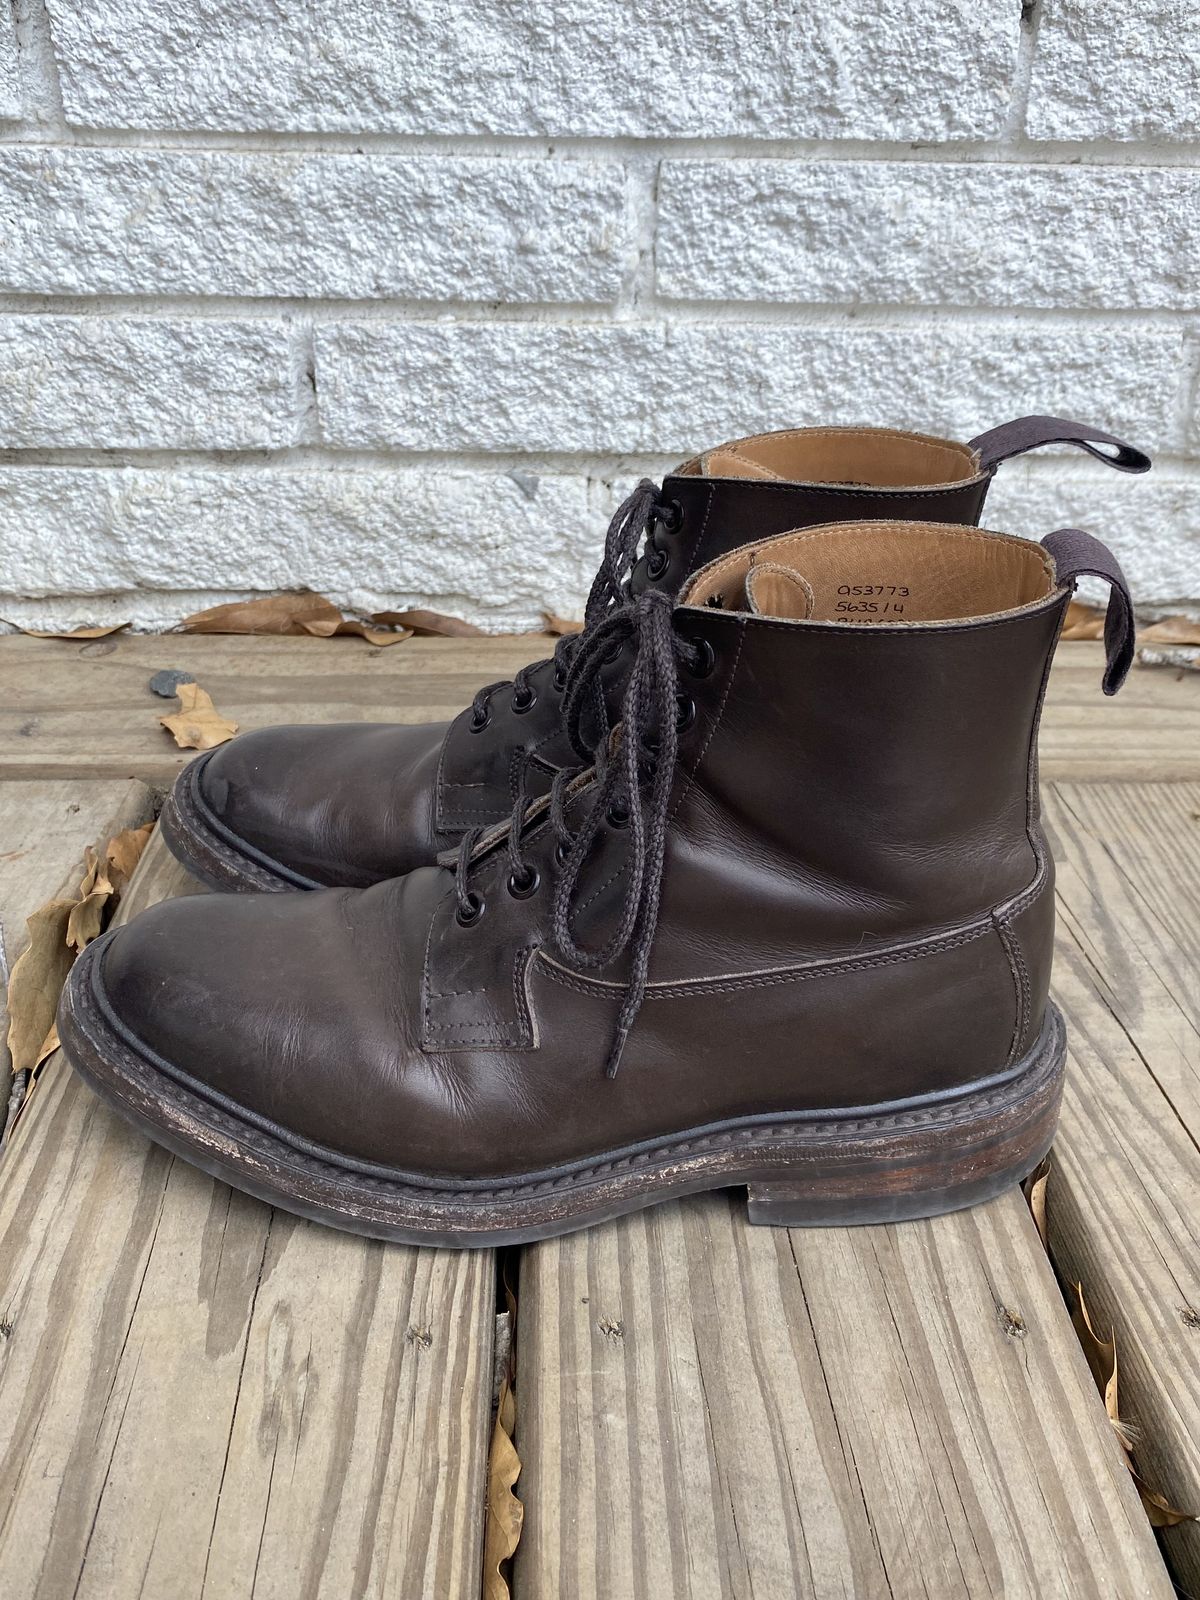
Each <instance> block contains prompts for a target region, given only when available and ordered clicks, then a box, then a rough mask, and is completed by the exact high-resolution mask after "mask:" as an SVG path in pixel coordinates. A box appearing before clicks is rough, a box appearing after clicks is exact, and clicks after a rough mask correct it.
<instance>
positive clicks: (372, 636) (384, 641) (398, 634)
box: [334, 617, 413, 649]
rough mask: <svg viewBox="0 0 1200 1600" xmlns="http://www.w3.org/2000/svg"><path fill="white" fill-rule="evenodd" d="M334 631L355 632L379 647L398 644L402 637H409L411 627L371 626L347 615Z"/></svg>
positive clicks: (410, 636) (411, 631)
mask: <svg viewBox="0 0 1200 1600" xmlns="http://www.w3.org/2000/svg"><path fill="white" fill-rule="evenodd" d="M334 632H335V633H338V634H347V633H353V634H357V635H358V637H359V638H360V639H365V640H366V641H367V643H368V644H373V645H378V646H379V647H380V648H381V649H382V648H383V646H385V645H389V644H399V643H400V641H401V640H402V639H411V638H412V636H413V630H412V629H411V628H373V627H372V626H371V624H370V623H369V622H360V621H359V620H358V619H357V618H356V617H348V618H347V619H346V621H345V622H343V623H340V624H339V625H338V627H337V628H335V629H334Z"/></svg>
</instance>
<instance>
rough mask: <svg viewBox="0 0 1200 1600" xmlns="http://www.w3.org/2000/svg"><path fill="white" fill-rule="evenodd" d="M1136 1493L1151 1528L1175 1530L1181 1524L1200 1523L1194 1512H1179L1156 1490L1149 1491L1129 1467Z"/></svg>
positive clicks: (1146, 1485) (1147, 1485)
mask: <svg viewBox="0 0 1200 1600" xmlns="http://www.w3.org/2000/svg"><path fill="white" fill-rule="evenodd" d="M1129 1470H1130V1472H1131V1473H1132V1475H1133V1481H1134V1484H1135V1486H1136V1488H1137V1492H1138V1494H1139V1495H1141V1497H1142V1507H1143V1509H1144V1510H1145V1513H1146V1515H1147V1516H1148V1517H1149V1519H1150V1526H1151V1527H1152V1528H1177V1527H1178V1526H1179V1524H1180V1523H1181V1522H1200V1517H1197V1516H1196V1514H1195V1512H1192V1511H1180V1510H1178V1509H1177V1508H1176V1507H1175V1506H1173V1505H1172V1504H1171V1502H1170V1501H1169V1500H1165V1499H1164V1498H1163V1496H1162V1495H1161V1494H1159V1492H1158V1490H1157V1489H1151V1488H1150V1486H1149V1484H1146V1483H1143V1481H1142V1479H1141V1477H1140V1476H1139V1474H1138V1473H1136V1472H1134V1471H1133V1468H1132V1467H1130V1469H1129Z"/></svg>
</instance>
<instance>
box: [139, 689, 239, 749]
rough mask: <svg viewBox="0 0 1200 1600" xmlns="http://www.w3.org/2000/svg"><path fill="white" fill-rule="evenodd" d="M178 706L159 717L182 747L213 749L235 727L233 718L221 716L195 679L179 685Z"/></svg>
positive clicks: (235, 729) (231, 733) (230, 735)
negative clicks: (165, 715)
mask: <svg viewBox="0 0 1200 1600" xmlns="http://www.w3.org/2000/svg"><path fill="white" fill-rule="evenodd" d="M178 694H179V707H180V709H179V710H178V711H173V712H172V713H171V715H170V716H169V717H159V719H158V720H159V721H160V722H161V723H162V725H163V727H164V728H166V730H167V732H168V733H169V734H171V736H172V738H173V739H174V740H175V743H176V744H177V745H178V746H179V748H180V749H181V750H212V749H214V748H215V747H216V746H217V745H219V744H224V743H225V742H226V740H228V739H232V738H233V736H234V734H235V733H236V732H237V731H238V725H237V723H236V722H231V721H230V720H229V718H228V717H223V716H222V715H221V713H220V712H219V711H218V710H217V708H216V707H215V706H214V705H213V703H212V697H211V695H209V694H207V693H206V692H205V691H204V690H203V689H202V688H201V687H200V685H199V684H198V683H181V684H180V685H179V690H178Z"/></svg>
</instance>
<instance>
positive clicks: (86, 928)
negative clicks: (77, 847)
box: [67, 845, 113, 955]
mask: <svg viewBox="0 0 1200 1600" xmlns="http://www.w3.org/2000/svg"><path fill="white" fill-rule="evenodd" d="M84 862H85V870H84V874H83V882H82V883H81V884H80V885H79V899H78V900H77V901H76V902H75V904H74V905H73V906H72V908H71V915H70V917H69V918H68V919H67V943H68V944H69V945H70V947H71V949H72V950H74V951H75V953H76V954H77V955H78V953H79V952H80V951H81V950H82V949H83V948H84V947H85V946H86V945H89V944H91V942H92V940H93V939H95V938H97V937H98V936H99V933H100V930H101V929H102V928H103V926H104V911H105V908H106V906H107V905H108V902H109V901H110V900H111V899H112V897H113V886H112V882H111V880H110V879H109V876H108V872H107V870H106V868H107V862H106V861H105V860H103V859H102V858H101V857H100V856H98V855H97V854H96V852H95V851H94V850H93V849H92V847H91V846H90V845H89V846H88V848H87V850H86V852H85V853H84Z"/></svg>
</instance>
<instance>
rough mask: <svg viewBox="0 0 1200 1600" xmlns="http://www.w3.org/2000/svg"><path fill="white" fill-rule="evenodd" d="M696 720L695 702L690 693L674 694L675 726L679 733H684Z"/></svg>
mask: <svg viewBox="0 0 1200 1600" xmlns="http://www.w3.org/2000/svg"><path fill="white" fill-rule="evenodd" d="M695 720H696V702H695V701H694V700H693V699H692V697H691V695H690V694H678V695H676V696H675V728H676V731H677V732H679V733H686V732H687V730H688V729H689V728H690V727H691V725H692V723H693V722H695Z"/></svg>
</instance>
